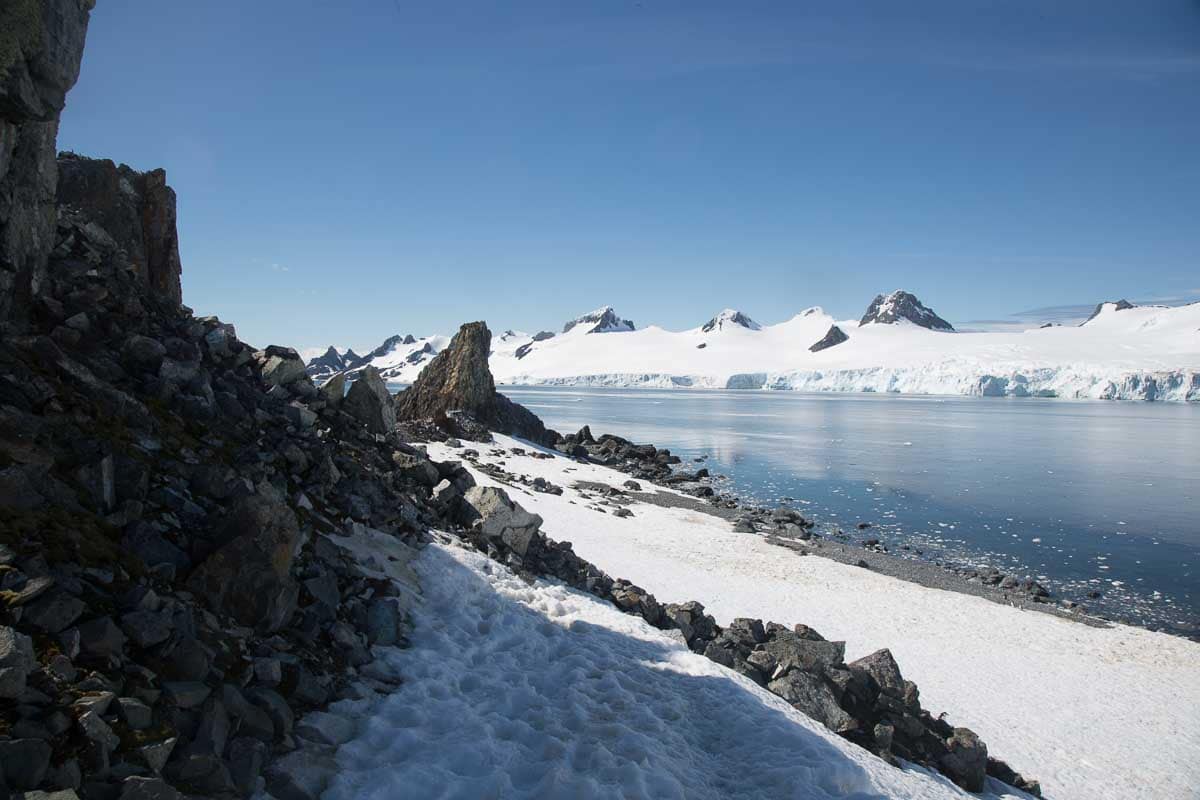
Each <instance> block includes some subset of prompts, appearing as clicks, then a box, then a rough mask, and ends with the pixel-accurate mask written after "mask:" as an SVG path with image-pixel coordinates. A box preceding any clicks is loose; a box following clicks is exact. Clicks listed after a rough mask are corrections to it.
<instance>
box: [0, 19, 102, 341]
mask: <svg viewBox="0 0 1200 800" xmlns="http://www.w3.org/2000/svg"><path fill="white" fill-rule="evenodd" d="M94 5H95V3H94V0H4V2H3V3H0V327H10V328H13V329H17V330H20V329H22V328H24V327H25V325H26V324H27V323H28V320H29V316H30V301H31V298H32V295H33V294H35V293H37V292H38V290H39V287H40V285H41V284H42V282H43V280H44V278H45V270H46V260H47V257H48V255H49V253H50V250H51V248H53V247H54V243H55V223H56V221H57V215H56V211H55V185H56V183H57V181H58V170H57V165H56V163H55V158H54V157H55V139H56V137H57V135H58V115H59V113H60V112H61V111H62V108H63V105H64V103H65V102H66V96H67V92H68V91H69V90H70V89H71V87H72V86H74V85H75V81H76V79H77V78H78V77H79V62H80V59H81V58H82V57H83V43H84V38H85V36H86V35H87V25H88V18H89V14H90V13H91V10H92V7H93V6H94Z"/></svg>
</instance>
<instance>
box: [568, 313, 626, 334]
mask: <svg viewBox="0 0 1200 800" xmlns="http://www.w3.org/2000/svg"><path fill="white" fill-rule="evenodd" d="M580 325H585V326H587V333H614V332H618V331H632V330H636V328H635V327H634V325H633V320H628V319H621V318H620V317H618V316H617V312H615V311H613V307H612V306H604V307H603V308H598V309H596V310H595V311H593V312H591V313H589V314H584V315H583V316H582V317H576V318H575V319H573V320H571V321H570V322H568V323H567V324H566V325H564V326H563V333H566V332H567V331H570V330H572V329H574V328H576V327H577V326H580Z"/></svg>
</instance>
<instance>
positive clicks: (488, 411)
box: [351, 322, 559, 446]
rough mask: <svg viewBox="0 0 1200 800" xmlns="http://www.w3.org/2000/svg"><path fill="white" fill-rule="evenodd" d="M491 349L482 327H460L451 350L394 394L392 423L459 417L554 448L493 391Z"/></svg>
mask: <svg viewBox="0 0 1200 800" xmlns="http://www.w3.org/2000/svg"><path fill="white" fill-rule="evenodd" d="M491 345H492V334H491V331H489V330H488V327H487V325H486V324H485V323H483V322H468V323H467V324H465V325H463V326H462V327H461V328H459V330H458V333H456V334H455V335H454V338H453V339H452V340H451V341H450V346H449V347H447V348H446V349H445V350H443V351H442V352H440V353H438V354H437V356H435V357H434V359H433V360H432V361H430V362H429V364H428V365H427V366H426V367H425V370H424V371H423V372H422V373H421V375H420V376H419V377H418V378H417V380H416V381H415V382H414V383H413V384H412V386H410V387H409V388H407V389H405V390H404V391H403V392H400V393H399V394H397V395H396V418H397V419H398V420H400V421H415V420H429V419H432V420H439V419H443V418H445V417H446V416H447V415H450V414H456V413H461V414H466V415H467V416H469V417H470V418H471V419H473V420H474V421H475V422H477V423H479V424H481V425H483V426H484V427H486V428H488V429H489V430H493V431H496V432H497V433H505V434H511V435H513V436H520V437H522V438H524V439H528V440H530V441H532V442H536V443H538V444H544V445H547V446H553V445H554V443H555V442H557V441H558V438H559V437H558V434H557V433H555V432H554V431H551V430H547V429H546V426H545V425H543V424H542V421H541V420H540V419H538V418H537V416H536V415H535V414H533V413H532V412H531V411H529V410H528V409H526V408H524V407H523V406H520V405H518V404H516V403H514V402H512V401H511V400H509V399H508V398H507V397H505V396H504V395H502V394H500V393H499V392H497V391H496V382H495V381H494V380H493V379H492V373H491V371H490V370H489V369H488V354H489V353H490V352H491ZM351 391H353V389H352V390H351Z"/></svg>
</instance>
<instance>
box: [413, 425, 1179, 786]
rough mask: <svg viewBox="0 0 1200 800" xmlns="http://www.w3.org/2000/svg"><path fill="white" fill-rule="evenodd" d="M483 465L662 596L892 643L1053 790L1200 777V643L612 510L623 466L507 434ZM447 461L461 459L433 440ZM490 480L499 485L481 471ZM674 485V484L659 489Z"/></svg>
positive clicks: (687, 521) (561, 529) (528, 504)
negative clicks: (605, 499)
mask: <svg viewBox="0 0 1200 800" xmlns="http://www.w3.org/2000/svg"><path fill="white" fill-rule="evenodd" d="M497 441H498V445H499V447H501V448H503V449H504V450H503V452H500V451H498V450H497V451H496V452H492V450H494V448H488V447H487V446H479V448H478V449H479V450H480V451H481V456H480V459H481V462H483V463H487V462H492V463H500V462H503V464H504V469H506V470H508V471H510V472H514V473H517V474H522V475H528V476H530V477H539V476H540V477H542V478H544V479H545V480H547V481H550V482H552V483H554V484H557V485H560V486H563V487H564V491H563V494H562V495H561V496H556V495H553V494H545V493H536V492H529V491H523V490H521V489H520V487H516V486H509V487H507V488H508V491H510V493H511V494H512V496H513V498H514V499H515V500H517V501H518V502H519V503H521V504H522V505H523V506H524V507H525V508H527V509H528V510H530V511H534V512H536V513H537V514H539V515H541V516H542V517H543V518H544V519H545V525H544V530H545V532H546V533H547V535H549V536H550V537H552V538H555V539H560V540H569V541H571V542H572V543H573V544H574V546H575V548H576V551H577V552H578V553H579V554H580V555H581V556H582V557H583V558H586V559H588V560H590V561H592V562H594V563H595V564H597V565H598V566H600V567H601V568H602V569H604V570H606V571H607V572H609V573H610V574H612V575H614V576H620V577H624V578H628V579H629V580H632V581H635V582H636V583H638V584H640V585H643V586H645V587H646V588H647V589H648V590H650V591H652V592H654V593H655V594H656V595H658V596H659V597H663V598H669V599H674V600H682V599H692V598H694V599H698V600H700V601H701V602H703V603H704V604H705V605H706V607H707V608H708V610H709V612H710V613H712V614H713V615H714V616H715V617H716V618H717V620H718V622H719V623H721V624H727V623H728V622H729V621H730V620H731V619H732V618H734V617H737V616H753V617H760V618H770V619H777V620H781V621H786V622H788V623H792V622H803V623H805V624H808V625H811V626H813V627H815V628H817V629H819V630H820V631H821V632H822V633H824V634H825V635H826V636H827V637H829V638H835V639H839V640H843V639H844V640H845V641H846V643H847V644H846V647H847V658H851V657H858V656H861V655H864V654H866V653H868V652H871V651H873V650H875V649H877V648H879V647H889V648H891V649H892V651H893V652H894V653H895V655H896V658H897V660H898V662H899V663H900V664H901V666H902V668H903V669H904V672H905V676H906V677H909V678H910V679H912V680H914V681H916V682H917V684H919V685H920V687H921V690H922V699H923V702H924V703H925V705H926V706H927V707H929V708H931V709H934V710H935V711H945V712H947V713H948V715H949V717H950V719H952V720H953V721H954V723H955V724H958V725H965V726H968V727H970V728H972V729H973V730H975V731H976V732H978V733H979V734H980V736H981V737H983V738H984V739H985V740H986V741H987V742H988V744H989V746H990V747H991V748H992V750H993V751H994V752H995V753H996V754H997V755H999V756H1000V757H1002V758H1005V759H1006V760H1008V761H1009V762H1010V763H1011V764H1012V765H1013V766H1014V767H1015V768H1017V769H1019V770H1021V771H1022V772H1024V773H1025V774H1027V775H1031V776H1033V777H1036V778H1038V779H1039V780H1040V781H1041V782H1042V786H1043V788H1044V790H1045V794H1046V796H1047V797H1051V798H1089V799H1090V798H1095V797H1140V796H1153V797H1162V798H1187V797H1191V796H1192V794H1191V793H1192V792H1193V791H1194V787H1195V786H1196V785H1197V783H1198V782H1200V772H1198V771H1197V766H1196V765H1197V763H1200V730H1198V729H1197V728H1196V726H1195V724H1194V719H1195V718H1196V717H1197V716H1200V672H1198V671H1197V667H1196V665H1197V663H1200V645H1197V644H1196V643H1193V642H1189V641H1187V640H1184V639H1180V638H1176V637H1171V636H1167V635H1164V634H1156V633H1151V632H1148V631H1145V630H1141V629H1138V628H1133V627H1128V626H1122V625H1114V626H1111V627H1107V628H1095V627H1090V626H1086V625H1082V624H1079V623H1076V622H1072V621H1069V620H1063V619H1058V618H1054V617H1051V616H1049V615H1045V614H1037V613H1032V612H1023V611H1021V610H1019V609H1015V608H1010V607H1007V606H1003V605H999V604H997V603H993V602H989V601H987V600H984V599H981V598H974V597H968V596H964V595H961V594H957V593H954V592H947V591H939V590H936V589H929V588H925V587H922V586H918V585H915V584H912V583H907V582H904V581H899V580H896V579H894V578H888V577H886V576H882V575H878V574H875V573H873V572H870V571H867V570H863V569H860V568H857V567H853V566H847V565H843V564H839V563H836V562H833V561H830V560H827V559H822V558H816V557H802V556H799V555H796V554H794V553H791V552H789V551H787V550H784V549H781V548H779V547H776V546H773V545H771V544H769V543H767V542H766V541H765V540H764V539H762V538H761V537H756V536H753V535H747V534H739V533H734V532H733V531H732V529H731V526H730V524H729V523H728V521H726V520H722V519H719V518H716V517H713V516H711V515H708V514H704V513H700V512H696V511H689V510H685V509H678V508H667V507H661V506H657V505H651V504H648V503H638V504H635V505H633V506H630V508H631V510H632V512H633V516H632V517H629V518H620V517H616V516H614V515H613V514H611V513H605V512H606V511H611V510H613V507H611V506H607V507H606V506H605V505H603V504H602V501H600V500H599V499H598V498H597V497H596V496H595V495H591V497H590V499H586V498H585V497H583V496H581V494H580V492H579V491H578V490H576V489H573V488H571V486H572V484H573V483H574V482H576V481H581V480H586V481H589V482H595V483H608V484H610V485H613V486H620V485H621V484H622V483H623V482H624V480H625V479H626V476H625V475H623V474H622V473H619V472H616V471H613V470H610V469H607V468H604V467H600V466H596V465H589V464H581V463H579V462H576V461H573V460H571V459H567V458H564V457H561V456H558V457H555V458H552V459H541V458H532V457H529V456H521V455H516V454H514V453H513V452H512V450H511V448H512V447H513V446H518V447H522V448H524V449H526V450H529V449H532V448H530V447H529V446H528V445H527V444H525V443H523V442H518V441H516V440H512V439H509V438H506V437H497ZM429 450H430V454H431V455H432V456H433V457H434V458H437V459H455V458H460V457H461V456H460V455H459V451H458V450H457V449H455V448H450V447H446V446H445V445H441V444H431V445H430V447H429ZM473 471H474V473H475V476H476V479H477V480H478V481H479V482H480V483H481V484H483V485H495V481H494V480H493V479H491V478H489V477H488V476H487V475H486V474H485V473H484V472H483V471H480V470H473ZM652 491H656V492H666V491H669V490H666V489H653V490H652Z"/></svg>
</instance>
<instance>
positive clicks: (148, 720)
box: [117, 697, 154, 731]
mask: <svg viewBox="0 0 1200 800" xmlns="http://www.w3.org/2000/svg"><path fill="white" fill-rule="evenodd" d="M117 713H118V714H119V715H120V717H121V721H122V722H124V723H125V724H126V725H128V726H129V727H130V728H132V729H133V730H135V731H140V730H143V729H145V728H149V727H150V725H151V724H152V723H153V721H154V712H153V711H152V710H151V708H150V706H148V705H146V704H145V703H143V702H142V701H141V700H138V699H137V698H136V697H118V698H117Z"/></svg>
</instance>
